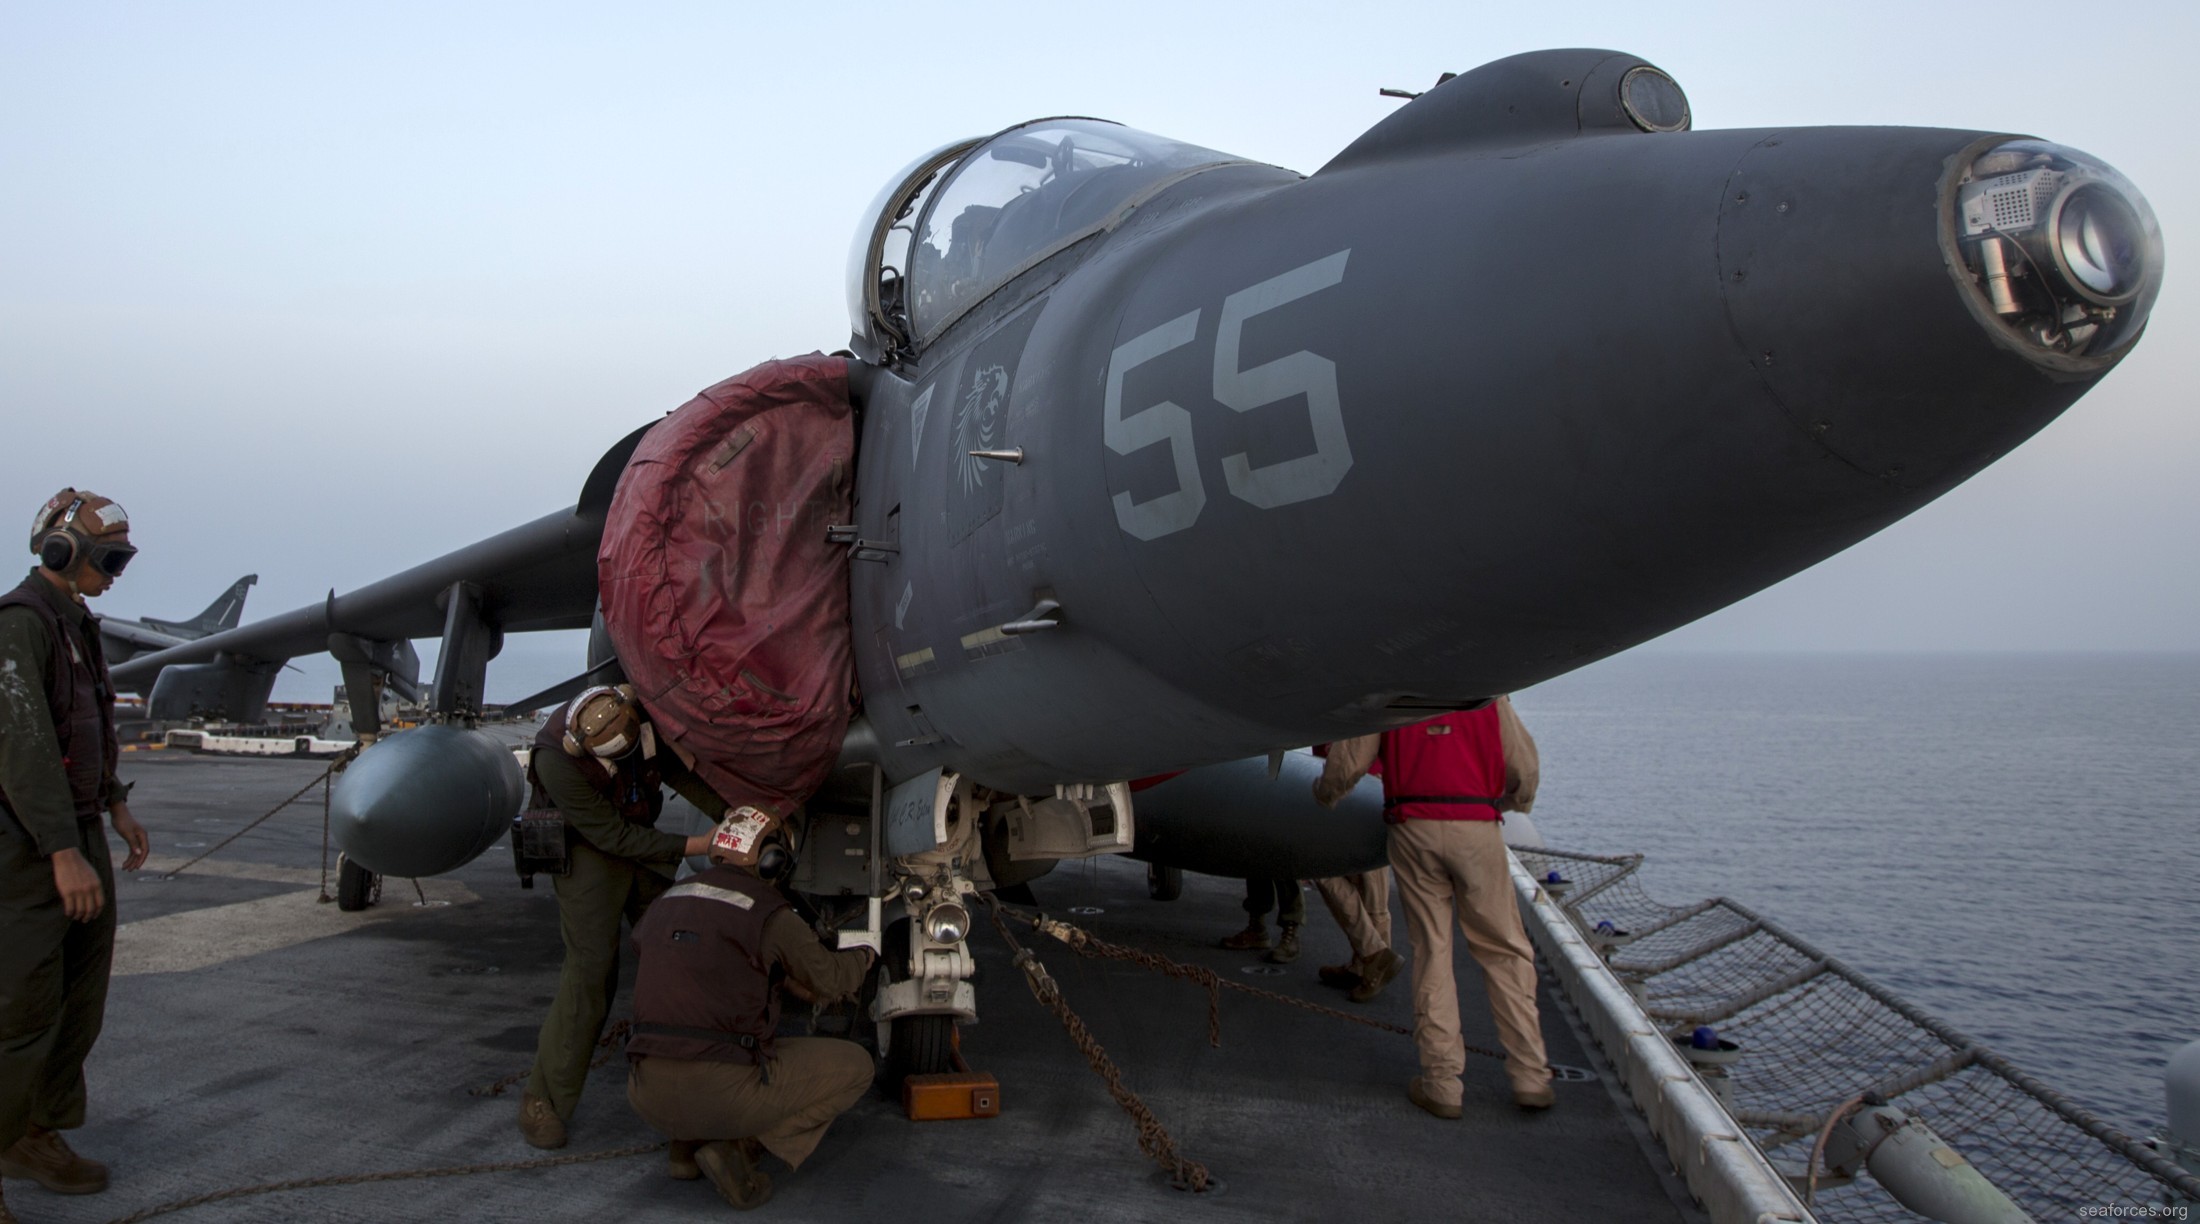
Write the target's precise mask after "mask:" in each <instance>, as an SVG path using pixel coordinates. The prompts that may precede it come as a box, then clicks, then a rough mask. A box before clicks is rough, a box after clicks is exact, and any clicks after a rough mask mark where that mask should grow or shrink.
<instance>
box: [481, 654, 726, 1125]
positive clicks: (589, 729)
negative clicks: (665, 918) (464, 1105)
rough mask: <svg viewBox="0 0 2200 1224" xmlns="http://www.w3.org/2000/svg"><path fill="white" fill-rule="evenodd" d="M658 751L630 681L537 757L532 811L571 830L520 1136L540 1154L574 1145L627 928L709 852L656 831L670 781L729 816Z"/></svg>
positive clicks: (597, 700)
mask: <svg viewBox="0 0 2200 1224" xmlns="http://www.w3.org/2000/svg"><path fill="white" fill-rule="evenodd" d="M657 748H658V745H657V735H656V731H655V729H654V728H653V727H651V726H650V724H649V720H648V717H647V716H646V715H645V714H644V713H643V711H642V707H641V706H640V704H639V703H638V702H636V700H635V697H634V690H633V688H632V687H631V686H628V685H623V684H622V685H620V686H618V687H617V688H608V687H600V688H592V689H589V690H588V691H587V692H585V693H582V694H581V695H580V696H578V697H576V698H574V699H573V701H572V704H570V705H568V706H566V707H564V708H563V709H560V710H559V711H558V712H556V713H555V714H552V715H551V716H550V717H549V718H548V719H547V720H545V721H544V722H543V724H542V730H541V731H539V732H537V733H536V734H535V747H534V751H533V752H532V753H531V754H529V756H528V762H527V777H528V780H529V781H530V782H532V783H533V784H534V796H533V799H532V800H531V803H532V806H534V807H536V808H543V807H549V806H555V807H556V808H557V809H558V811H559V813H561V814H562V815H563V816H564V817H565V823H566V827H567V828H568V829H569V830H570V833H571V836H570V838H569V841H568V845H567V849H566V856H567V867H566V872H565V874H564V875H560V876H554V877H552V880H551V883H552V887H553V889H554V890H555V891H556V893H557V896H558V927H559V930H560V931H561V932H562V933H563V935H564V936H565V968H564V969H563V970H562V971H561V972H560V973H559V974H558V995H557V998H556V999H555V1000H554V1001H553V1002H552V1003H551V1004H550V1015H549V1017H548V1018H546V1019H545V1020H544V1021H543V1022H542V1034H541V1036H540V1037H539V1038H538V1039H537V1040H536V1043H535V1066H534V1070H533V1071H531V1072H530V1073H529V1074H528V1077H527V1092H526V1094H525V1095H524V1096H522V1097H521V1098H520V1106H519V1130H520V1134H521V1135H522V1136H524V1137H525V1138H526V1140H527V1142H529V1143H531V1144H533V1145H535V1146H536V1147H539V1148H561V1147H564V1146H565V1124H566V1122H567V1121H568V1120H569V1119H571V1118H572V1116H573V1110H574V1108H575V1107H577V1106H578V1105H579V1104H580V1100H581V1086H582V1085H583V1084H584V1083H586V1082H587V1080H588V1060H589V1058H590V1056H591V1055H593V1054H594V1053H595V1049H596V1042H597V1041H598V1040H599V1039H600V1038H601V1037H602V1036H603V1025H604V1018H605V1017H606V1016H607V1015H609V1014H610V1011H611V996H612V995H613V994H614V993H616V992H617V990H618V987H619V920H620V919H621V918H624V919H626V920H627V921H628V922H630V923H635V924H637V925H638V924H639V923H640V922H641V918H642V911H643V910H644V909H646V908H647V907H648V905H649V903H650V902H651V901H654V900H656V899H657V897H658V895H659V894H661V893H663V892H664V891H665V889H667V888H669V887H671V886H672V877H673V873H675V872H676V871H678V870H679V865H680V859H681V857H682V856H683V855H689V854H701V853H702V852H703V849H704V847H705V846H707V845H709V844H710V836H709V834H697V835H696V836H694V837H682V836H681V835H679V834H677V833H666V832H662V831H660V830H659V829H657V828H656V827H655V825H656V823H657V817H658V815H659V814H660V813H661V812H663V811H664V806H665V794H664V789H663V785H662V784H664V783H670V784H671V785H672V786H673V788H674V789H676V790H678V791H679V792H680V793H681V794H682V795H684V796H686V797H687V799H688V801H689V802H691V803H693V804H694V805H695V806H697V807H699V808H701V809H703V811H704V812H705V813H707V814H708V815H709V816H711V817H712V818H713V819H716V818H717V817H718V816H719V815H720V814H721V813H723V812H724V811H725V810H726V802H725V800H723V799H720V798H719V797H718V796H717V795H716V794H715V793H713V792H712V791H711V789H710V787H709V786H707V785H705V784H704V782H703V780H702V779H701V778H698V777H696V776H695V774H694V772H693V771H692V770H690V769H689V768H688V767H687V766H686V765H685V764H684V763H683V762H682V761H681V760H680V759H679V758H678V757H677V755H676V754H674V753H672V752H659V751H658V750H657Z"/></svg>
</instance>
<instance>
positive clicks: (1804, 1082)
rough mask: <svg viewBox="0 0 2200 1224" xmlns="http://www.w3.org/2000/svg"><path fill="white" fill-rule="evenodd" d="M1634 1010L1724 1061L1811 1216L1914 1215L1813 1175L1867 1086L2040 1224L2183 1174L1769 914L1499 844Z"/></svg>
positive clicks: (2140, 1205) (1867, 1191) (2193, 1191)
mask: <svg viewBox="0 0 2200 1224" xmlns="http://www.w3.org/2000/svg"><path fill="white" fill-rule="evenodd" d="M1514 854H1515V855H1516V856H1517V857H1518V858H1519V859H1520V862H1521V865H1522V866H1523V867H1525V868H1527V869H1528V870H1529V871H1530V872H1532V873H1533V874H1534V875H1535V876H1536V878H1538V879H1545V878H1547V877H1548V875H1549V873H1551V872H1557V873H1558V874H1559V876H1560V878H1561V879H1562V880H1564V881H1565V883H1564V885H1563V886H1562V889H1561V890H1559V891H1558V892H1557V895H1554V897H1553V899H1554V900H1555V901H1556V902H1557V903H1558V905H1559V907H1560V908H1561V909H1562V910H1563V911H1564V912H1565V913H1566V915H1567V916H1568V917H1569V918H1570V919H1571V920H1572V921H1573V923H1574V925H1575V926H1576V927H1577V928H1579V930H1580V932H1581V933H1582V935H1583V937H1584V938H1585V939H1586V940H1587V942H1588V943H1589V944H1590V945H1591V946H1592V947H1595V948H1597V949H1598V951H1599V953H1600V954H1601V955H1602V956H1603V957H1604V959H1605V962H1606V963H1607V964H1608V965H1609V966H1610V967H1611V969H1612V971H1613V973H1614V974H1615V975H1617V976H1618V977H1619V979H1620V981H1621V982H1622V983H1624V984H1626V986H1627V988H1628V990H1629V991H1630V992H1631V993H1632V994H1634V996H1635V998H1636V1000H1637V1002H1638V1003H1639V1004H1640V1005H1641V1006H1642V1008H1643V1011H1644V1012H1645V1013H1646V1014H1647V1015H1648V1016H1649V1017H1650V1018H1651V1020H1652V1021H1653V1022H1655V1023H1656V1024H1658V1025H1659V1026H1660V1027H1661V1028H1662V1029H1663V1030H1664V1031H1665V1032H1667V1033H1668V1034H1669V1035H1671V1036H1672V1037H1674V1038H1675V1040H1676V1042H1677V1043H1683V1044H1685V1042H1686V1039H1687V1038H1688V1037H1689V1035H1690V1034H1691V1033H1692V1032H1693V1030H1694V1029H1695V1028H1696V1027H1697V1026H1699V1025H1708V1026H1714V1027H1715V1029H1716V1031H1717V1033H1718V1034H1719V1036H1720V1037H1722V1038H1725V1039H1729V1040H1732V1041H1733V1042H1735V1043H1736V1044H1737V1045H1738V1046H1739V1047H1740V1048H1741V1051H1742V1053H1741V1054H1740V1056H1739V1058H1738V1059H1737V1060H1736V1061H1735V1062H1734V1063H1733V1064H1732V1065H1730V1066H1726V1067H1721V1068H1719V1069H1718V1070H1719V1071H1723V1072H1724V1078H1725V1081H1726V1082H1725V1083H1723V1084H1715V1082H1714V1080H1715V1074H1716V1073H1714V1076H1713V1077H1706V1084H1707V1086H1713V1088H1714V1092H1715V1094H1717V1095H1720V1096H1721V1097H1722V1099H1724V1100H1725V1101H1726V1103H1727V1109H1728V1112H1729V1113H1730V1114H1732V1115H1733V1117H1734V1119H1735V1121H1737V1122H1738V1123H1740V1124H1741V1125H1742V1126H1743V1127H1744V1128H1745V1129H1746V1130H1747V1132H1748V1133H1749V1135H1750V1137H1751V1139H1752V1140H1754V1141H1755V1142H1756V1144H1757V1146H1758V1148H1759V1149H1760V1150H1762V1151H1763V1152H1764V1153H1765V1155H1766V1157H1767V1158H1768V1159H1770V1160H1771V1161H1772V1163H1773V1165H1774V1167H1775V1168H1777V1169H1779V1170H1780V1171H1781V1172H1782V1173H1783V1174H1785V1175H1786V1176H1787V1177H1788V1179H1789V1180H1790V1182H1791V1183H1793V1184H1794V1185H1795V1187H1796V1189H1797V1193H1798V1194H1799V1195H1802V1194H1805V1193H1808V1194H1809V1196H1810V1199H1809V1202H1808V1206H1809V1207H1810V1210H1811V1212H1812V1214H1813V1215H1815V1216H1816V1217H1817V1218H1819V1219H1821V1220H1828V1221H1879V1220H1885V1221H1911V1220H1916V1219H1917V1218H1918V1217H1917V1216H1916V1215H1914V1214H1912V1213H1911V1212H1910V1211H1908V1210H1907V1209H1905V1208H1904V1207H1903V1206H1902V1205H1901V1204H1900V1203H1898V1202H1896V1201H1895V1199H1894V1197H1893V1196H1892V1195H1891V1194H1889V1193H1888V1192H1887V1191H1886V1190H1885V1189H1884V1188H1882V1187H1881V1186H1880V1185H1879V1184H1878V1183H1877V1182H1875V1181H1873V1180H1872V1178H1871V1177H1870V1175H1869V1174H1868V1173H1859V1174H1857V1175H1856V1176H1855V1177H1854V1179H1853V1180H1850V1179H1846V1178H1841V1177H1835V1176H1827V1175H1826V1174H1825V1172H1824V1170H1823V1169H1822V1168H1821V1169H1820V1176H1819V1179H1818V1182H1817V1185H1816V1187H1815V1190H1810V1189H1809V1186H1810V1174H1811V1171H1812V1154H1813V1150H1814V1148H1816V1146H1817V1143H1818V1138H1819V1135H1820V1132H1821V1131H1823V1130H1824V1129H1825V1126H1826V1122H1827V1119H1828V1118H1829V1117H1830V1116H1832V1115H1834V1114H1836V1113H1838V1112H1840V1111H1841V1110H1842V1109H1843V1108H1844V1107H1845V1106H1849V1105H1851V1104H1852V1102H1854V1101H1855V1099H1856V1098H1858V1097H1859V1096H1861V1095H1863V1094H1866V1093H1871V1094H1875V1096H1876V1097H1877V1098H1879V1099H1884V1100H1886V1101H1888V1102H1889V1103H1892V1104H1895V1105H1898V1106H1900V1107H1901V1108H1903V1109H1904V1110H1907V1111H1908V1112H1910V1113H1911V1114H1914V1115H1915V1116H1917V1117H1919V1118H1922V1119H1923V1120H1924V1121H1925V1122H1926V1124H1927V1125H1929V1126H1931V1127H1932V1129H1933V1130H1934V1131H1935V1132H1936V1133H1938V1134H1939V1135H1940V1137H1941V1138H1942V1139H1944V1140H1945V1141H1946V1142H1947V1143H1948V1145H1949V1146H1951V1147H1952V1148H1954V1149H1955V1150H1956V1151H1957V1152H1959V1153H1961V1154H1962V1155H1963V1156H1964V1158H1965V1159H1967V1160H1969V1161H1970V1162H1971V1163H1972V1164H1973V1165H1974V1166H1976V1167H1977V1168H1978V1169H1979V1171H1980V1172H1981V1173H1982V1174H1984V1175H1985V1177H1986V1179H1987V1180H1988V1181H1990V1182H1992V1183H1993V1184H1994V1186H1996V1187H1997V1188H1999V1189H2000V1190H2001V1192H2002V1193H2004V1194H2006V1195H2008V1196H2009V1197H2010V1198H2011V1199H2013V1200H2015V1201H2016V1203H2017V1204H2018V1205H2019V1206H2020V1207H2022V1208H2024V1209H2025V1210H2026V1211H2028V1212H2030V1213H2031V1214H2032V1215H2034V1216H2037V1217H2039V1218H2041V1219H2049V1218H2074V1217H2075V1216H2077V1215H2078V1214H2079V1213H2080V1211H2081V1209H2088V1210H2091V1211H2099V1210H2101V1209H2103V1208H2113V1207H2118V1206H2120V1207H2124V1208H2127V1209H2134V1211H2133V1213H2134V1214H2138V1213H2140V1212H2143V1211H2144V1210H2145V1209H2147V1208H2153V1209H2155V1210H2157V1211H2159V1210H2161V1209H2162V1207H2163V1205H2164V1204H2165V1203H2168V1202H2171V1201H2173V1200H2172V1199H2170V1198H2169V1197H2168V1196H2169V1195H2171V1194H2173V1193H2182V1194H2184V1195H2187V1196H2192V1197H2200V1178H2196V1177H2194V1176H2193V1175H2192V1174H2190V1173H2187V1172H2185V1171H2184V1170H2183V1169H2181V1168H2179V1167H2178V1166H2177V1165H2176V1164H2175V1163H2174V1162H2172V1161H2171V1160H2169V1158H2168V1157H2167V1156H2166V1155H2164V1154H2163V1153H2161V1152H2159V1151H2157V1150H2156V1149H2155V1148H2154V1146H2153V1145H2152V1144H2150V1143H2148V1142H2144V1141H2141V1140H2138V1139H2134V1138H2132V1137H2131V1136H2129V1135H2126V1134H2124V1133H2123V1132H2121V1131H2119V1130H2117V1129H2116V1128H2115V1127H2113V1126H2110V1125H2109V1124H2108V1123H2106V1122H2105V1121H2103V1120H2102V1119H2101V1118H2099V1117H2098V1116H2096V1115H2094V1114H2093V1113H2091V1112H2090V1111H2088V1110H2086V1109H2084V1108H2083V1107H2081V1106H2079V1105H2077V1104H2076V1103H2074V1102H2072V1101H2071V1100H2069V1099H2068V1098H2067V1097H2065V1096H2063V1095H2062V1094H2061V1093H2058V1092H2056V1091H2055V1090H2053V1089H2052V1088H2049V1087H2047V1086H2046V1085H2045V1084H2042V1083H2040V1082H2039V1081H2038V1080H2037V1079H2035V1078H2033V1077H2032V1076H2031V1075H2030V1074H2028V1073H2026V1072H2025V1071H2023V1070H2022V1069H2021V1068H2019V1067H2017V1066H2016V1065H2015V1064H2014V1063H2011V1062H2010V1061H2009V1060H2008V1059H2007V1058H2005V1057H2003V1056H2002V1055H2000V1054H1998V1053H1996V1052H1994V1051H1993V1050H1991V1049H1989V1048H1987V1047H1986V1046H1984V1045H1982V1044H1980V1043H1979V1042H1978V1041H1976V1040H1974V1039H1972V1038H1971V1037H1968V1036H1966V1035H1964V1034H1963V1033H1962V1032H1960V1031H1958V1030H1956V1029H1955V1028H1953V1027H1951V1026H1950V1025H1948V1024H1946V1023H1945V1022H1943V1021H1941V1020H1939V1019H1937V1018H1935V1017H1933V1016H1931V1015H1929V1014H1927V1013H1925V1012H1924V1011H1922V1010H1920V1009H1919V1008H1917V1007H1916V1006H1914V1005H1913V1004H1911V1003H1909V1002H1908V1001H1907V1000H1904V999H1902V998H1900V997H1899V996H1897V995H1895V994H1893V993H1892V992H1891V991H1888V990H1887V989H1886V988H1885V987H1883V986H1880V985H1879V984H1878V983H1876V982H1873V981H1872V980H1871V979H1870V978H1868V977H1865V976H1864V975H1863V974H1861V973H1858V972H1857V971H1856V970H1854V969H1853V968H1851V967H1850V966H1848V965H1846V964H1844V963H1843V962H1841V961H1840V960H1839V959H1837V958H1835V957H1833V956H1830V955H1828V954H1826V953H1825V952H1823V951H1821V950H1819V949H1818V948H1817V947H1815V946H1813V945H1812V944H1810V943H1809V942H1808V941H1806V940H1804V939H1802V938H1801V937H1799V936H1797V935H1795V934H1794V933H1793V932H1791V931H1789V930H1787V929H1785V928H1784V927H1782V926H1780V924H1779V923H1777V922H1775V921H1773V920H1772V919H1770V918H1767V917H1765V916H1764V915H1762V914H1760V913H1758V912H1756V911H1755V910H1752V909H1750V908H1748V907H1747V906H1744V905H1741V904H1739V903H1737V902H1733V901H1729V900H1726V899H1724V898H1714V899H1711V900H1707V901H1701V902H1697V903H1696V904H1693V905H1685V906H1675V905H1667V904H1664V903H1661V902H1659V901H1656V900H1654V899H1652V898H1651V897H1650V895H1649V894H1648V893H1647V892H1645V891H1644V889H1643V887H1642V883H1641V881H1640V880H1639V879H1638V878H1637V877H1636V874H1635V873H1636V869H1637V868H1638V867H1639V866H1640V865H1641V863H1642V856H1641V855H1616V856H1615V855H1595V854H1582V853H1577V852H1573V851H1566V850H1557V849H1552V848H1548V847H1543V848H1534V849H1530V848H1522V847H1515V848H1514Z"/></svg>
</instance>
